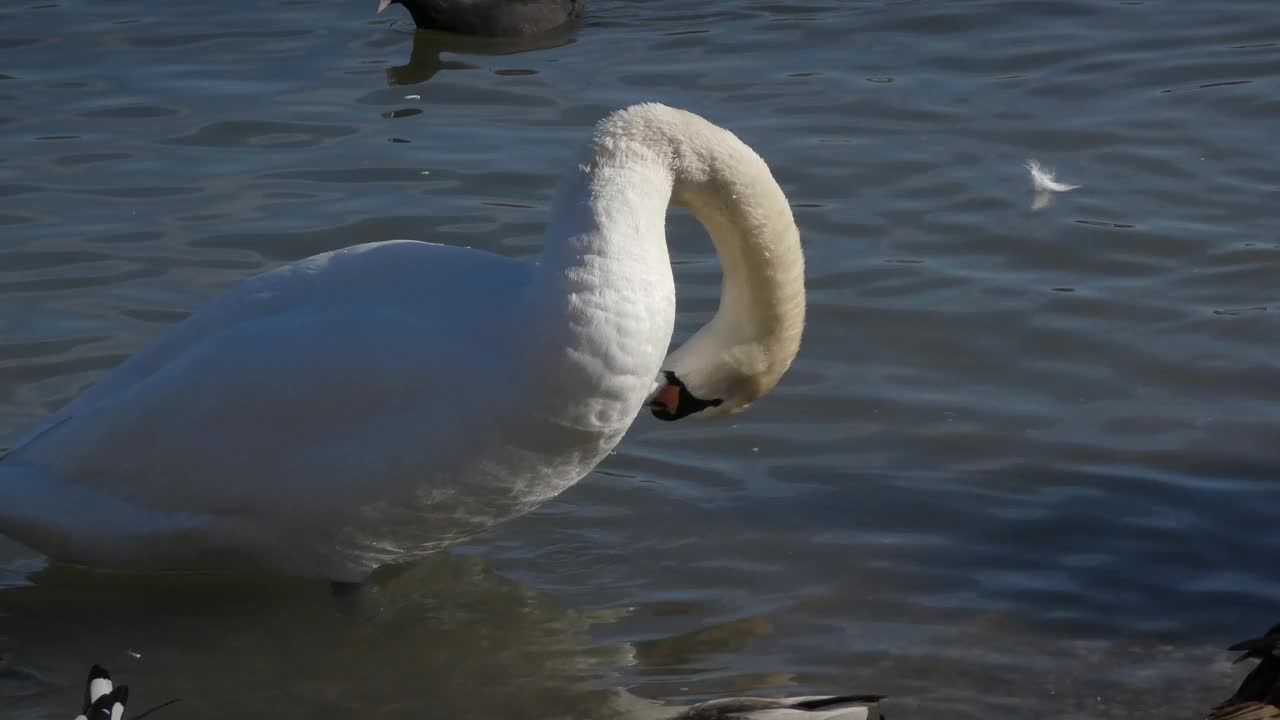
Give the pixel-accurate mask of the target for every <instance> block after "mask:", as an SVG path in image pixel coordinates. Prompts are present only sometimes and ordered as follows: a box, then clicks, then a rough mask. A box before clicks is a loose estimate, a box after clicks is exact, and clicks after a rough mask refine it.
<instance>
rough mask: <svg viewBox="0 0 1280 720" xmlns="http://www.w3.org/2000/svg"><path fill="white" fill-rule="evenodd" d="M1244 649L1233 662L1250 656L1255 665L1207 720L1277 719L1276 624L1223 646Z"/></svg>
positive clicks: (1279, 662)
mask: <svg viewBox="0 0 1280 720" xmlns="http://www.w3.org/2000/svg"><path fill="white" fill-rule="evenodd" d="M1227 649H1228V650H1231V651H1233V652H1239V651H1242V650H1243V651H1244V654H1243V655H1241V656H1240V657H1238V658H1236V662H1240V661H1241V660H1247V659H1250V658H1254V659H1257V660H1260V661H1261V662H1259V663H1258V666H1257V667H1255V668H1254V669H1253V670H1250V671H1249V674H1248V675H1246V676H1245V678H1244V682H1242V683H1240V688H1239V689H1238V690H1236V693H1235V694H1234V695H1232V696H1231V697H1230V698H1228V699H1227V700H1225V701H1223V702H1222V703H1219V704H1218V705H1217V706H1216V707H1214V708H1213V709H1212V710H1210V711H1209V715H1208V720H1269V719H1271V718H1280V624H1276V625H1273V626H1271V629H1270V630H1268V631H1267V634H1266V635H1263V636H1262V637H1256V638H1253V639H1251V640H1242V641H1241V642H1238V643H1236V644H1235V645H1232V646H1231V647H1229V648H1227Z"/></svg>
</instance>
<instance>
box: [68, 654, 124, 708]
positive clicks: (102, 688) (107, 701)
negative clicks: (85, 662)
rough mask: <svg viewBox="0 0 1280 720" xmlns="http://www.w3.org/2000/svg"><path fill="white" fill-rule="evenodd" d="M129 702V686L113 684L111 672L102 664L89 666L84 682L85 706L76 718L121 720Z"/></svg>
mask: <svg viewBox="0 0 1280 720" xmlns="http://www.w3.org/2000/svg"><path fill="white" fill-rule="evenodd" d="M128 702H129V686H128V685H119V686H113V684H112V682H111V673H109V672H107V670H106V668H104V667H102V666H101V665H94V666H93V667H91V668H89V679H88V680H85V683H84V707H83V708H82V709H81V710H80V715H78V716H77V717H76V720H120V718H122V717H123V716H124V706H125V705H126V704H127V703H128Z"/></svg>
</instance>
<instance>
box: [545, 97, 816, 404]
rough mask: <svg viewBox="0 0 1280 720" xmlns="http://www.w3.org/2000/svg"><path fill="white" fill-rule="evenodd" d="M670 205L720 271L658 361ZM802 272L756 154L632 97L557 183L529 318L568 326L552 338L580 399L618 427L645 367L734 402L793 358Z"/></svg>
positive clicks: (665, 328)
mask: <svg viewBox="0 0 1280 720" xmlns="http://www.w3.org/2000/svg"><path fill="white" fill-rule="evenodd" d="M672 202H674V203H676V204H678V205H681V206H683V207H685V208H687V209H688V210H689V211H690V212H691V213H693V215H694V216H695V217H696V218H697V219H698V220H699V221H700V222H701V223H702V225H703V226H704V227H705V228H706V229H707V231H708V233H709V234H710V236H711V239H712V241H713V243H714V244H715V248H716V252H717V254H718V255H719V257H720V262H721V267H722V272H723V278H724V279H723V284H722V288H721V299H720V307H719V309H718V311H717V312H716V315H715V317H714V318H713V319H712V320H711V322H709V323H708V324H707V325H706V326H704V327H703V328H702V329H701V330H700V331H699V332H698V333H697V334H695V336H694V337H693V338H691V339H690V340H689V341H688V342H686V343H685V344H684V345H682V346H681V347H680V348H679V349H677V350H676V351H675V352H674V353H672V354H671V356H670V357H669V358H667V360H666V362H665V363H664V361H663V358H664V355H665V354H666V351H667V348H668V345H669V343H670V339H671V333H672V329H673V326H674V321H675V289H674V282H673V280H672V275H671V266H670V258H669V256H668V253H667V245H666V234H665V223H666V211H667V206H668V205H669V204H670V203H672ZM803 274H804V259H803V255H802V252H801V248H800V242H799V233H798V231H797V230H796V226H795V222H794V220H793V218H792V215H791V210H790V206H789V204H788V202H787V199H786V197H785V196H784V195H783V193H782V190H781V189H780V188H779V187H778V185H777V183H776V182H775V181H774V179H773V177H772V175H771V174H770V173H769V169H768V167H767V166H766V165H765V163H764V161H763V160H761V159H760V157H759V156H758V155H756V154H755V153H754V152H753V151H752V150H751V149H750V148H748V147H747V146H746V145H745V144H743V143H742V142H741V141H740V140H738V139H737V138H736V137H734V136H733V135H732V134H731V133H729V132H728V131H726V130H724V129H722V128H719V127H717V126H715V125H713V124H711V123H709V122H707V121H706V120H703V119H702V118H700V117H698V116H696V115H693V114H691V113H687V112H684V111H680V110H675V109H672V108H668V107H665V106H662V105H654V104H646V105H637V106H634V107H631V108H627V109H625V110H622V111H619V112H617V113H614V114H613V115H611V116H609V117H608V118H606V119H605V120H603V121H601V122H600V124H599V125H598V126H597V128H596V131H595V134H594V135H593V137H592V141H591V143H590V144H589V145H588V147H587V149H586V152H585V155H584V156H583V157H582V158H581V159H580V162H579V163H578V164H577V166H576V167H575V168H574V170H573V171H572V172H570V173H568V174H567V175H566V176H565V178H563V180H562V182H561V184H560V186H559V188H558V191H557V194H556V198H555V200H554V202H553V204H552V217H551V221H550V223H549V225H548V227H547V232H546V237H545V247H544V250H543V256H542V259H541V262H540V270H539V282H538V283H536V285H538V286H540V288H541V291H542V292H541V298H540V300H539V302H540V303H541V304H542V305H543V309H542V312H551V313H555V314H556V317H555V318H547V319H546V322H545V323H540V325H541V326H543V327H547V328H553V327H566V328H568V330H567V331H565V332H566V333H567V334H566V335H565V336H564V337H561V338H557V340H558V341H561V342H563V343H564V345H562V346H561V347H563V348H564V350H565V351H566V352H567V353H568V354H569V356H570V357H571V358H573V359H574V367H575V368H576V369H577V370H579V371H580V373H581V374H580V376H579V377H577V378H576V379H575V380H576V381H578V382H580V383H582V384H581V386H580V387H581V389H582V390H585V391H586V392H587V393H588V394H591V395H592V398H593V399H592V400H591V401H589V402H594V401H595V400H600V401H602V403H603V404H602V405H601V406H600V408H598V412H597V414H598V415H599V417H598V418H596V419H597V420H599V421H605V420H610V421H619V422H620V421H621V419H622V418H625V422H626V423H628V424H629V423H630V421H631V419H632V418H633V417H634V415H635V413H636V411H637V410H638V409H639V407H640V405H641V404H642V403H643V402H644V400H645V397H646V396H647V395H648V394H649V393H650V392H652V390H653V383H654V378H655V377H656V376H657V374H658V372H659V370H674V371H675V372H677V373H679V374H680V375H681V377H682V378H683V379H685V381H686V382H690V383H691V384H696V385H697V386H698V387H700V388H702V389H703V390H704V392H707V393H720V394H728V393H734V394H735V395H734V397H735V398H737V399H739V400H740V402H739V406H745V404H746V403H748V402H750V401H751V400H753V399H755V398H756V397H758V396H759V395H761V394H763V393H764V392H765V391H767V390H768V389H769V388H770V387H772V386H773V384H774V383H776V382H777V379H778V378H779V377H780V376H781V375H782V373H783V372H784V371H785V370H786V368H787V366H788V365H789V364H790V362H791V359H792V357H794V355H795V352H796V349H797V347H798V345H799V341H800V333H801V329H802V327H803V324H804V280H803ZM744 384H745V385H744ZM691 386H692V385H691ZM565 391H566V393H567V394H569V395H579V393H577V392H572V391H569V390H567V389H566V390H565ZM738 395H741V397H740V398H738V397H737V396H738ZM579 397H580V398H581V397H582V396H581V395H579ZM716 397H717V398H718V399H719V395H716ZM604 405H608V406H610V408H611V409H610V410H607V411H606V410H604ZM730 409H737V408H730ZM593 422H594V421H593Z"/></svg>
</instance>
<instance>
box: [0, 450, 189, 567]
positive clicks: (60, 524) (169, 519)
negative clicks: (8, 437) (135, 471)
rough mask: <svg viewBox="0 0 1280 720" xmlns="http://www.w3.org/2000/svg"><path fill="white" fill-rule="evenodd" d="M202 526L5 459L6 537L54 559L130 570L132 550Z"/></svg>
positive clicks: (1, 490) (1, 531) (2, 507)
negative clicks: (129, 559)
mask: <svg viewBox="0 0 1280 720" xmlns="http://www.w3.org/2000/svg"><path fill="white" fill-rule="evenodd" d="M202 523H203V521H202V519H201V518H199V517H197V516H194V515H188V514H185V513H165V512H158V511H155V510H150V509H147V508H143V507H139V506H137V505H134V504H131V503H128V502H126V501H125V500H123V499H122V498H120V497H118V496H116V495H112V494H110V493H107V492H104V491H102V490H99V489H97V488H95V487H90V486H88V485H82V484H80V483H75V482H69V481H67V480H63V479H61V478H59V477H58V476H56V475H54V474H53V473H49V472H46V471H44V470H42V469H40V468H36V467H32V466H29V465H23V464H21V463H18V462H15V461H14V460H13V459H12V458H4V459H0V535H4V536H6V537H8V538H10V539H12V540H16V541H17V542H19V543H22V544H23V545H26V546H27V547H29V548H31V549H33V550H37V551H39V552H41V553H44V554H45V555H48V556H49V557H51V558H55V559H58V560H67V561H72V562H79V563H84V564H86V565H96V566H108V567H110V566H128V565H130V563H129V562H127V561H126V562H121V561H122V559H127V558H128V557H129V556H130V554H131V553H130V552H129V550H130V549H132V548H135V547H138V546H139V545H140V544H142V543H145V542H146V541H147V540H155V539H156V538H159V537H163V536H165V535H166V534H172V533H176V532H181V531H183V530H191V529H194V528H197V527H199V526H200V525H201V524H202ZM152 544H153V545H154V543H152ZM157 551H158V550H157Z"/></svg>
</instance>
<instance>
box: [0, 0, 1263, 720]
mask: <svg viewBox="0 0 1280 720" xmlns="http://www.w3.org/2000/svg"><path fill="white" fill-rule="evenodd" d="M374 5H375V3H374V0H367V1H366V0H358V1H357V0H351V1H350V2H341V3H338V2H320V1H319V0H315V1H306V0H294V1H291V2H288V1H279V2H272V1H268V0H260V1H258V2H253V1H251V0H225V1H224V2H217V3H162V2H157V1H156V0H110V1H108V0H97V1H95V2H89V1H88V0H23V1H21V2H13V3H9V4H7V5H6V6H5V7H4V8H3V9H0V227H2V229H0V446H4V445H7V444H9V443H12V442H13V441H14V440H15V439H16V438H17V437H18V436H19V435H20V434H21V433H22V432H23V431H24V430H25V429H26V428H27V427H29V426H30V425H31V424H33V423H34V422H36V421H37V420H38V419H40V418H41V417H42V416H44V415H45V414H46V413H48V412H50V411H52V410H53V409H55V408H57V407H58V406H59V405H60V404H62V403H64V402H66V401H67V400H69V399H70V398H71V397H73V396H74V395H75V394H76V393H77V391H78V390H79V389H81V388H83V387H84V386H85V385H87V384H88V383H90V382H92V381H93V380H94V379H95V378H96V377H97V376H98V375H99V374H101V373H102V372H104V371H105V370H107V369H108V368H110V367H112V366H114V365H115V364H116V363H118V362H119V361H120V360H122V359H123V358H124V357H126V356H127V355H128V354H129V353H130V352H132V351H133V350H134V349H136V348H138V347H139V346H140V345H141V344H142V343H143V342H144V341H145V340H146V339H147V338H149V337H152V336H154V335H155V334H157V333H159V332H161V331H163V330H164V329H165V328H166V327H169V326H170V325H172V324H173V323H175V322H177V321H179V320H180V319H182V318H183V317H184V316H185V315H186V314H187V313H188V312H189V311H190V310H191V309H192V308H194V307H196V306H198V305H200V304H201V303H202V302H204V301H206V300H208V299H210V298H212V297H213V296H215V295H216V294H218V293H219V292H221V291H222V290H223V289H225V288H227V287H228V286H230V285H231V284H233V283H235V282H236V281H237V280H239V279H241V278H244V277H246V276H248V275H250V274H253V273H256V272H259V271H262V270H264V269H267V268H270V267H273V266H275V265H277V264H280V263H283V262H286V261H290V260H294V259H297V258H300V257H304V256H306V255H310V254H313V253H317V252H322V251H326V250H331V249H334V248H338V247H341V246H344V245H348V244H352V243H357V242H364V241H372V240H385V239H391V238H398V237H413V238H421V239H429V240H435V241H440V242H446V243H455V244H460V245H470V246H473V247H478V248H485V249H489V250H494V251H497V252H501V253H505V254H509V255H512V256H517V257H531V256H534V255H535V254H536V253H537V252H538V248H539V243H540V233H541V227H542V223H543V221H544V218H545V214H546V208H547V204H548V201H549V197H550V193H551V188H552V184H553V181H554V178H555V177H556V176H557V175H558V173H559V172H560V170H561V169H562V168H564V167H565V165H566V163H567V162H568V161H569V160H570V158H571V157H572V154H573V152H574V149H575V148H576V146H577V145H578V144H579V143H581V142H582V141H583V140H584V138H585V137H586V136H587V134H588V132H589V129H590V127H591V125H592V124H593V123H594V122H595V121H596V120H597V119H599V118H600V117H601V116H602V115H604V114H605V113H607V112H608V111H609V110H611V109H613V108H616V107H618V106H621V105H625V104H628V103H631V102H635V101H639V100H646V99H656V100H661V101H663V102H666V103H669V104H673V105H677V106H681V107H685V108H688V109H691V110H694V111H696V112H699V113H701V114H703V115H705V116H707V117H708V118H710V119H712V120H714V121H716V122H718V123H720V124H723V125H725V126H727V127H729V128H731V129H732V130H734V131H735V132H737V133H738V134H739V135H740V136H741V137H742V138H743V139H745V140H746V141H747V142H749V143H750V144H752V145H753V146H754V147H756V148H757V149H758V150H759V151H760V152H761V154H762V155H763V156H764V157H765V158H766V159H768V160H769V162H770V163H771V165H772V166H773V168H774V171H775V173H776V175H777V176H778V178H779V180H780V181H781V183H782V184H783V186H784V187H785V189H786V191H787V193H788V195H789V197H790V199H791V201H792V202H793V204H794V207H795V212H796V218H797V221H798V223H799V225H800V228H801V231H802V235H803V238H804V243H805V248H806V253H807V256H808V260H809V276H808V284H809V289H810V301H811V310H810V316H809V325H808V331H807V335H806V337H805V345H804V348H803V350H802V352H801V355H800V358H799V360H798V361H797V363H796V365H795V367H794V369H793V371H792V372H791V373H790V374H789V375H788V376H787V378H786V379H785V380H784V382H783V384H782V385H781V386H779V387H778V389H777V390H776V391H775V392H774V393H773V394H772V395H770V396H769V397H768V398H766V399H765V400H763V401H761V402H759V403H757V404H756V405H755V406H754V407H753V408H752V409H751V410H750V411H749V412H747V413H745V414H742V415H739V416H736V417H734V418H733V419H731V420H729V421H721V422H692V421H686V422H681V423H674V424H667V423H659V422H656V421H654V420H652V419H651V418H649V417H648V416H647V415H646V416H644V417H642V418H640V419H639V420H638V421H637V423H636V425H635V426H634V428H633V430H632V432H631V433H630V435H629V436H628V437H627V439H626V440H625V441H624V443H623V444H622V445H621V446H620V448H619V449H618V452H617V453H616V454H615V455H614V456H612V457H611V458H609V460H608V461H607V462H606V463H605V464H604V465H602V466H601V468H600V469H599V471H598V472H596V473H594V474H593V475H591V476H590V477H589V478H588V479H587V480H585V481H584V482H582V483H581V484H579V485H578V486H577V487H575V488H573V489H572V490H570V491H569V492H567V493H565V494H564V495H563V496H562V497H560V498H559V499H557V500H556V501H554V502H552V503H550V504H549V505H547V506H545V507H544V508H543V509H542V510H540V511H538V512H536V513H534V514H532V515H530V516H527V517H525V518H523V519H520V520H517V521H514V522H511V523H509V524H507V525H505V526H502V527H501V528H499V529H497V530H495V531H493V532H491V533H489V534H487V535H484V536H483V537H481V538H479V539H477V540H476V541H475V542H473V543H470V544H468V545H466V546H464V547H460V548H458V549H457V550H456V551H455V552H453V553H450V554H448V555H442V556H438V557H436V558H434V559H433V560H430V561H428V562H425V563H421V564H419V565H416V566H413V567H410V568H408V569H404V570H402V571H398V572H388V573H384V574H381V575H379V576H377V578H376V579H377V583H378V588H379V593H380V597H381V599H382V602H383V603H384V605H385V610H384V612H383V613H382V614H381V615H379V616H378V617H377V618H374V619H372V620H359V619H356V618H351V617H348V616H344V615H342V614H339V613H338V612H337V611H336V609H335V606H334V603H333V602H332V600H331V598H330V597H329V595H328V590H327V587H326V586H325V585H324V584H322V583H312V582H301V581H289V580H272V579H258V580H252V581H247V580H243V579H240V580H234V579H227V578H216V577H205V576H190V577H171V576H168V577H155V576H149V577H148V576H130V575H115V574H95V573H91V572H87V571H84V570H78V569H73V568H65V567H52V568H45V567H44V563H43V561H41V560H40V559H39V558H38V557H35V556H32V555H31V554H30V553H28V552H26V551H23V550H20V549H18V548H16V547H12V546H7V545H6V546H4V547H3V549H0V585H3V586H6V589H3V590H0V652H2V653H4V657H5V658H6V660H5V662H4V663H3V664H0V716H2V717H5V718H24V719H27V718H30V719H36V718H66V717H70V713H71V712H72V711H73V710H76V709H78V707H77V703H78V698H79V694H80V692H81V682H82V678H83V674H84V672H85V670H86V669H87V667H88V666H89V664H90V663H92V662H101V663H104V664H106V665H108V666H109V667H111V668H112V669H113V670H114V671H115V672H116V674H117V676H118V677H120V678H122V679H123V680H125V681H126V682H128V683H129V684H130V685H131V686H132V688H133V702H132V706H133V707H136V708H138V709H142V708H146V707H149V706H151V705H154V704H156V703H159V702H163V701H165V700H168V699H170V698H174V697H177V698H181V700H182V702H181V704H180V705H177V706H174V707H172V708H166V709H165V710H162V711H160V712H159V713H157V715H156V716H157V717H159V718H165V717H171V716H172V717H185V718H189V719H191V718H251V717H264V718H265V717H271V718H310V717H317V716H321V717H326V718H450V719H459V720H467V719H471V718H474V719H476V720H480V719H491V718H504V719H506V720H512V719H515V720H519V719H523V718H529V719H530V720H533V719H538V720H547V719H551V718H614V717H627V716H628V714H627V713H628V712H629V710H625V709H623V708H629V707H631V706H632V705H633V704H635V703H638V702H639V700H636V698H651V699H656V700H660V701H663V702H667V703H683V702H689V701H693V700H697V699H705V698H709V697H716V696H721V695H725V694H742V693H744V692H757V693H761V694H777V693H796V694H799V693H808V692H834V691H849V692H884V693H888V694H890V695H892V696H893V697H892V699H891V701H890V702H891V704H890V705H888V706H887V711H888V714H889V716H890V717H895V718H899V719H901V718H930V717H933V718H936V717H948V718H977V717H982V718H1026V717H1050V718H1086V717H1087V718H1131V717H1135V716H1143V715H1151V714H1156V713H1157V712H1161V711H1167V712H1168V714H1169V715H1172V716H1180V717H1195V716H1196V715H1197V714H1198V713H1199V712H1200V711H1201V710H1202V709H1203V708H1204V707H1206V706H1207V705H1208V704H1211V703H1213V702H1216V701H1218V700H1220V699H1222V698H1224V697H1225V696H1226V695H1228V694H1229V692H1230V691H1231V690H1232V689H1233V687H1232V686H1233V683H1234V682H1235V679H1236V678H1237V677H1238V675H1239V672H1240V669H1239V667H1236V668H1232V667H1231V666H1229V665H1228V661H1229V658H1230V656H1228V655H1227V654H1225V653H1223V652H1221V651H1220V648H1221V647H1223V646H1225V645H1226V644H1229V643H1230V642H1232V641H1234V640H1237V639H1241V638H1243V637H1247V636H1249V635H1250V634H1252V633H1256V632H1258V631H1261V630H1263V629H1264V628H1265V627H1266V626H1267V625H1269V624H1270V623H1271V622H1273V621H1276V620H1280V617H1277V602H1276V601H1277V597H1280V564H1277V563H1276V561H1275V558H1276V557H1277V553H1278V552H1280V535H1278V534H1277V533H1275V532H1274V527H1275V520H1276V518H1277V515H1278V514H1280V484H1278V483H1277V477H1276V475H1277V473H1276V467H1277V462H1278V461H1280V402H1277V400H1280V372H1277V371H1278V370H1280V367H1278V365H1280V283H1278V282H1277V278H1280V230H1278V229H1277V228H1278V227H1280V225H1278V223H1277V208H1278V207H1280V167H1278V166H1277V156H1276V151H1275V148H1276V140H1277V124H1276V118H1277V117H1280V9H1278V8H1277V7H1276V5H1275V2H1274V0H1254V1H1251V2H1250V1H1245V0H1220V1H1219V2H1214V3H1198V2H1189V1H1187V2H1175V1H1174V0H1152V1H1150V2H1118V1H1114V0H1107V1H1103V0H1087V1H1086V0H1067V1H1063V2H1045V1H1026V2H1016V1H1012V0H1010V1H1005V2H980V1H977V0H974V1H960V0H956V1H952V2H945V1H943V0H918V1H915V2H885V1H884V0H880V1H875V2H871V1H868V2H852V1H850V2H842V1H839V0H804V1H783V0H773V1H770V2H759V1H754V0H722V1H720V2H708V3H690V2H685V1H684V0H650V1H642V0H588V8H587V13H586V16H585V17H584V19H583V21H582V22H581V23H580V24H579V25H578V26H577V27H576V28H574V29H573V30H572V31H570V32H568V33H565V34H564V35H562V36H554V37H550V38H546V39H543V40H541V41H539V42H536V43H526V44H521V43H493V42H479V41H474V40H472V41H467V40H464V39H459V38H451V37H447V36H440V35H433V34H426V33H419V34H418V35H417V36H416V37H415V36H414V35H413V34H412V32H411V31H412V26H411V25H410V24H409V22H408V19H407V18H408V16H407V14H406V13H404V12H403V11H402V9H400V8H392V9H391V10H390V11H388V13H386V14H384V15H383V16H379V17H374V15H373V10H374ZM1031 157H1034V158H1038V159H1039V160H1041V161H1042V162H1044V163H1045V164H1047V165H1049V166H1052V167H1054V168H1055V169H1056V170H1057V171H1058V173H1059V176H1060V179H1061V180H1063V181H1065V182H1069V183H1078V184H1080V185H1082V186H1083V187H1082V188H1080V189H1078V190H1076V191H1074V192H1071V193H1066V194H1061V195H1058V196H1056V197H1055V198H1054V199H1053V200H1054V201H1053V202H1052V204H1050V205H1049V206H1048V207H1043V208H1040V209H1033V203H1034V201H1035V198H1034V196H1033V193H1032V192H1031V186H1030V181H1029V179H1028V175H1027V173H1026V171H1025V169H1024V168H1023V166H1022V164H1023V162H1024V160H1026V159H1027V158H1031ZM671 229H672V230H671V234H672V243H673V246H674V259H675V261H676V262H677V267H676V270H677V281H678V284H679V292H680V301H681V308H682V311H683V313H682V316H681V321H680V330H681V332H682V333H687V332H688V331H689V330H690V329H692V328H695V327H697V326H698V325H699V324H700V323H701V322H702V321H704V320H705V319H706V317H707V316H708V313H709V312H710V311H711V310H713V309H714V303H715V298H716V295H717V292H718V274H717V272H718V271H717V266H716V264H715V258H714V254H713V252H712V250H711V247H710V243H709V242H707V241H706V239H705V238H704V237H703V236H702V234H701V232H700V230H699V228H698V227H697V225H696V223H694V222H693V221H692V220H691V219H690V218H689V217H688V216H685V215H683V214H673V216H672V220H671ZM33 573H34V574H33ZM1157 707H1158V709H1157Z"/></svg>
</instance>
